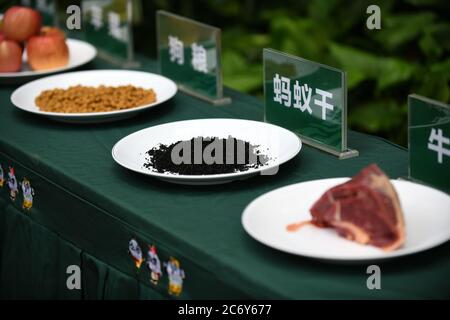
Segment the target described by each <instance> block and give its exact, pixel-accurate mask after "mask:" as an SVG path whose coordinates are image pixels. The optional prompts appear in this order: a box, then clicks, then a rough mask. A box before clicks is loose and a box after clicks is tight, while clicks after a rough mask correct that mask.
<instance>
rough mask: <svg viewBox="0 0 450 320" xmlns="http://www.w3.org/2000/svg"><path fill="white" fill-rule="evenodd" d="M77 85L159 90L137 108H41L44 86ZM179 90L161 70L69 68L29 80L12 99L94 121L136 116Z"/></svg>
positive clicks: (69, 118)
mask: <svg viewBox="0 0 450 320" xmlns="http://www.w3.org/2000/svg"><path fill="white" fill-rule="evenodd" d="M75 85H84V86H95V87H97V86H100V85H106V86H120V85H134V86H137V87H142V88H145V89H150V88H151V89H153V90H154V91H155V92H156V102H154V103H151V104H148V105H144V106H140V107H137V108H131V109H125V110H117V111H109V112H91V113H58V112H44V111H41V110H39V108H38V107H37V106H36V104H35V102H34V100H35V98H36V97H37V96H38V95H39V94H40V93H41V92H42V91H43V90H48V89H55V88H63V89H67V88H68V87H70V86H75ZM176 92H177V86H176V84H175V83H174V82H173V81H172V80H170V79H168V78H166V77H163V76H160V75H157V74H153V73H148V72H141V71H128V70H92V71H78V72H69V73H64V74H59V75H54V76H49V77H45V78H43V79H39V80H35V81H32V82H29V83H27V84H25V85H23V86H21V87H20V88H18V89H17V90H16V91H14V92H13V94H12V95H11V101H12V103H13V104H14V105H15V106H16V107H17V108H19V109H21V110H24V111H27V112H31V113H35V114H38V115H41V116H46V117H49V118H52V119H54V120H59V121H65V122H74V123H94V122H106V121H113V120H119V119H123V118H128V117H131V116H134V115H136V114H137V113H138V112H140V111H143V110H145V109H148V108H151V107H154V106H156V105H158V104H161V103H163V102H165V101H167V100H169V99H170V98H172V97H173V96H174V95H175V94H176Z"/></svg>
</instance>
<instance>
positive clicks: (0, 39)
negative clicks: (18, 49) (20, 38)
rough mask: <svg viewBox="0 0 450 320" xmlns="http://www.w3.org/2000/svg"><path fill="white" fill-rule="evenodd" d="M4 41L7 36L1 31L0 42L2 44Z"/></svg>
mask: <svg viewBox="0 0 450 320" xmlns="http://www.w3.org/2000/svg"><path fill="white" fill-rule="evenodd" d="M3 40H5V35H4V34H3V32H1V31H0V42H2V41H3Z"/></svg>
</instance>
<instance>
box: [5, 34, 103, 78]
mask: <svg viewBox="0 0 450 320" xmlns="http://www.w3.org/2000/svg"><path fill="white" fill-rule="evenodd" d="M66 43H67V46H68V47H69V63H68V64H67V65H66V66H64V67H61V68H56V69H51V70H41V71H33V70H31V68H30V67H29V66H28V64H27V55H26V52H24V55H23V65H22V71H19V72H5V73H2V72H0V83H5V84H6V83H20V82H25V81H30V80H33V79H35V78H37V77H42V76H45V75H49V74H52V73H57V72H62V71H67V70H70V69H74V68H77V67H80V66H82V65H84V64H86V63H88V62H90V61H92V60H94V58H95V56H96V55H97V49H95V47H94V46H93V45H91V44H89V43H87V42H84V41H80V40H76V39H67V40H66Z"/></svg>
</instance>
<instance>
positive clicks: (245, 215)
mask: <svg viewBox="0 0 450 320" xmlns="http://www.w3.org/2000/svg"><path fill="white" fill-rule="evenodd" d="M350 179H351V178H350V177H335V178H325V179H314V180H308V181H302V182H298V183H293V184H289V185H286V186H283V187H280V188H277V189H274V190H271V191H268V192H265V193H263V194H261V195H260V196H258V197H256V198H255V199H253V200H252V201H251V202H250V203H249V204H247V206H246V207H245V208H244V210H243V212H242V215H241V225H242V227H243V228H244V230H245V232H246V233H247V234H248V235H249V236H250V237H251V238H252V239H253V240H255V241H257V242H259V243H260V244H263V245H265V246H267V247H269V248H272V249H275V250H278V251H281V252H284V253H288V254H292V255H295V256H299V257H306V258H310V259H316V260H321V261H325V262H339V263H359V262H360V263H363V262H369V261H381V260H387V259H394V258H400V257H403V256H408V255H412V254H416V253H421V252H424V251H426V250H429V249H432V248H434V247H438V246H440V245H442V244H444V243H446V242H447V241H449V240H450V232H448V234H447V235H445V234H444V235H443V236H440V237H438V238H437V240H435V241H433V242H427V243H425V244H423V245H419V246H416V247H414V248H409V249H404V250H395V251H392V252H387V253H384V254H381V255H377V256H373V257H370V256H369V257H355V258H352V257H342V256H339V255H326V256H323V255H320V254H316V253H311V252H306V253H305V252H303V253H300V252H298V251H295V250H291V249H286V248H284V247H282V246H278V245H276V244H273V243H271V242H270V241H267V240H264V239H262V238H261V237H260V236H259V235H257V233H256V232H253V231H252V229H251V228H250V227H249V222H248V220H249V216H250V211H251V209H252V207H253V206H254V205H256V203H257V202H258V201H259V200H260V199H261V198H263V197H266V196H268V195H269V194H271V193H275V192H280V191H281V190H283V189H287V188H290V187H293V186H295V185H300V184H307V183H309V182H313V181H314V182H319V181H330V180H334V181H336V185H337V184H340V183H344V182H346V181H348V180H350ZM390 181H391V182H392V183H393V184H413V185H416V186H419V187H423V188H425V189H429V190H432V191H433V192H438V193H440V194H442V195H444V196H448V195H447V194H446V193H445V192H443V191H441V190H438V189H435V188H432V187H430V186H427V185H423V184H419V183H415V182H412V181H406V180H397V179H390Z"/></svg>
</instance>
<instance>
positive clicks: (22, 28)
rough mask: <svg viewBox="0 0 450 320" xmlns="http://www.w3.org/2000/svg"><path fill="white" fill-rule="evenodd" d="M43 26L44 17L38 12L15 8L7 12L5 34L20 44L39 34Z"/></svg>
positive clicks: (4, 20) (4, 26)
mask: <svg viewBox="0 0 450 320" xmlns="http://www.w3.org/2000/svg"><path fill="white" fill-rule="evenodd" d="M41 25H42V17H41V14H40V13H39V12H37V11H36V10H33V9H30V8H27V7H19V6H14V7H11V8H9V9H8V10H7V11H6V12H5V16H4V17H3V33H4V35H5V37H6V38H7V39H10V40H15V41H18V42H22V41H26V40H28V39H29V38H30V37H31V36H33V35H35V34H38V33H39V30H40V29H41Z"/></svg>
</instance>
